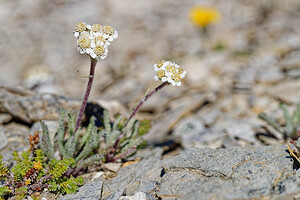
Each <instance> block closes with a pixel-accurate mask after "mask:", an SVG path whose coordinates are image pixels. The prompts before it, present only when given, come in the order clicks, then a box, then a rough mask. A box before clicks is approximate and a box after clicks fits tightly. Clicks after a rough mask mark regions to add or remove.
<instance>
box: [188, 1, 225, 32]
mask: <svg viewBox="0 0 300 200" xmlns="http://www.w3.org/2000/svg"><path fill="white" fill-rule="evenodd" d="M190 19H191V21H192V22H193V23H194V24H195V25H196V26H199V27H202V28H205V27H207V25H209V24H215V23H217V22H218V21H219V19H220V13H219V11H218V10H217V9H214V8H210V7H203V6H194V7H192V8H191V10H190Z"/></svg>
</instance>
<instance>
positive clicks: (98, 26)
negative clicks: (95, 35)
mask: <svg viewBox="0 0 300 200" xmlns="http://www.w3.org/2000/svg"><path fill="white" fill-rule="evenodd" d="M101 29H102V26H101V25H100V24H93V26H92V31H94V32H98V31H101Z"/></svg>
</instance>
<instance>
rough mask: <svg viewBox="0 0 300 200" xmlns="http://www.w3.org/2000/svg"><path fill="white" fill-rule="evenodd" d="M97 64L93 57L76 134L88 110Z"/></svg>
mask: <svg viewBox="0 0 300 200" xmlns="http://www.w3.org/2000/svg"><path fill="white" fill-rule="evenodd" d="M96 64H97V60H95V59H94V58H92V57H91V68H90V75H89V82H88V84H87V87H86V91H85V94H84V97H83V100H82V104H81V108H80V111H79V114H78V117H77V121H76V128H75V133H76V131H77V130H78V128H79V127H80V124H81V122H82V117H83V113H84V111H85V108H86V104H87V101H88V98H89V95H90V92H91V89H92V85H93V80H94V75H95V67H96Z"/></svg>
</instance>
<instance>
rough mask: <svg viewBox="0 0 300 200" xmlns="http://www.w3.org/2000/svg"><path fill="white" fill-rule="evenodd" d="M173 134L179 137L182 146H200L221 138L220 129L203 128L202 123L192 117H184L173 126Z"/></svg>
mask: <svg viewBox="0 0 300 200" xmlns="http://www.w3.org/2000/svg"><path fill="white" fill-rule="evenodd" d="M173 135H174V136H175V137H178V138H179V139H180V142H181V145H182V146H183V147H184V148H191V147H197V148H202V147H204V146H205V144H206V143H208V142H211V141H213V140H216V139H218V138H222V136H223V135H224V133H223V132H222V131H214V130H212V129H205V127H204V125H203V123H202V122H201V121H200V120H198V119H196V118H193V117H187V118H184V119H183V120H182V121H180V122H179V123H178V125H177V126H176V127H175V129H174V132H173Z"/></svg>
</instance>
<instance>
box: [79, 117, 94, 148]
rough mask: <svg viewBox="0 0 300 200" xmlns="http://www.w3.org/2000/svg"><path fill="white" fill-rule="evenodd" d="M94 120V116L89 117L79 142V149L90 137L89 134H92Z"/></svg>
mask: <svg viewBox="0 0 300 200" xmlns="http://www.w3.org/2000/svg"><path fill="white" fill-rule="evenodd" d="M95 120H96V118H95V117H94V116H92V117H91V119H90V123H89V125H88V127H87V129H86V132H85V134H84V135H83V136H82V138H81V143H80V146H79V149H81V148H82V147H83V146H84V145H85V144H86V142H87V141H88V140H89V139H90V135H91V134H92V130H93V128H94V126H95Z"/></svg>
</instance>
